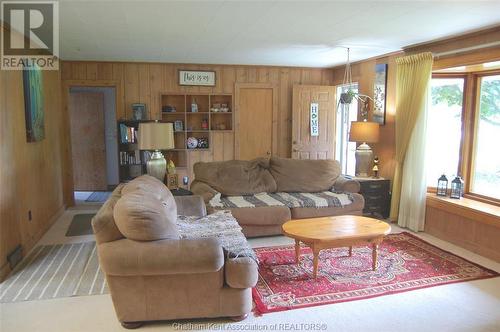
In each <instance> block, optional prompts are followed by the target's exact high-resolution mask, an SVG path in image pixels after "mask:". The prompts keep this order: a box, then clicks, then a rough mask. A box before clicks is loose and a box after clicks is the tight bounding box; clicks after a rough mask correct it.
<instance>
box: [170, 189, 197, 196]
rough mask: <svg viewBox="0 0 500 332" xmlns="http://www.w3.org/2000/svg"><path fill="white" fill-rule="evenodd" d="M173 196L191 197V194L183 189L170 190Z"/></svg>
mask: <svg viewBox="0 0 500 332" xmlns="http://www.w3.org/2000/svg"><path fill="white" fill-rule="evenodd" d="M170 192H171V193H172V195H174V196H191V195H192V194H193V193H192V192H191V191H189V190H187V189H184V188H178V189H172V190H170Z"/></svg>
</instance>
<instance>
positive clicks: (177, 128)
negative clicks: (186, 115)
mask: <svg viewBox="0 0 500 332" xmlns="http://www.w3.org/2000/svg"><path fill="white" fill-rule="evenodd" d="M183 130H184V123H183V122H182V120H175V121H174V131H183Z"/></svg>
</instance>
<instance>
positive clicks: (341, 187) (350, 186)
mask: <svg viewBox="0 0 500 332" xmlns="http://www.w3.org/2000/svg"><path fill="white" fill-rule="evenodd" d="M333 189H335V190H336V191H343V192H349V193H359V190H360V189H361V185H360V184H359V182H358V181H356V180H353V179H349V178H347V177H345V176H343V175H340V176H339V177H338V178H337V180H336V181H335V183H334V184H333Z"/></svg>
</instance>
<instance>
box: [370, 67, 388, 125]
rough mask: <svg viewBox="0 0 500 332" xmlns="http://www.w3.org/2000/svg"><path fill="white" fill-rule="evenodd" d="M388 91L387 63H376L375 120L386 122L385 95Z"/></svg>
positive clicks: (381, 122)
mask: <svg viewBox="0 0 500 332" xmlns="http://www.w3.org/2000/svg"><path fill="white" fill-rule="evenodd" d="M386 91H387V64H386V63H383V64H378V65H375V83H374V92H373V122H377V123H380V124H382V125H384V124H385V99H386V98H385V97H386Z"/></svg>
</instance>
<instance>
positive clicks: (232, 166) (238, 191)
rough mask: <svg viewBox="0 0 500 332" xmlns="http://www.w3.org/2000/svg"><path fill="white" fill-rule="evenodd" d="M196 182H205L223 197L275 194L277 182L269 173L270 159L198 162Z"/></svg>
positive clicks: (195, 168)
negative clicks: (264, 193) (262, 193)
mask: <svg viewBox="0 0 500 332" xmlns="http://www.w3.org/2000/svg"><path fill="white" fill-rule="evenodd" d="M193 170H194V174H195V179H196V181H200V182H204V183H206V184H208V185H209V186H210V187H212V188H213V189H215V190H217V191H218V192H220V193H221V194H223V195H228V196H232V195H248V194H255V193H260V192H275V191H276V181H274V178H273V176H272V175H271V173H270V172H269V159H267V158H257V159H254V160H250V161H246V160H230V161H219V162H208V163H206V162H198V163H196V164H194V167H193Z"/></svg>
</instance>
